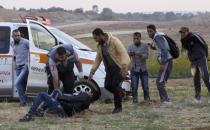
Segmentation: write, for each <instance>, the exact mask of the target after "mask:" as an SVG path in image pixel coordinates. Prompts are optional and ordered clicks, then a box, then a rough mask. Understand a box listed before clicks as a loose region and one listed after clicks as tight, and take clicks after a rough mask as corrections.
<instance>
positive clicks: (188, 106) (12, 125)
mask: <svg viewBox="0 0 210 130" xmlns="http://www.w3.org/2000/svg"><path fill="white" fill-rule="evenodd" d="M192 83H193V82H192V79H190V78H189V79H170V80H169V81H168V84H167V91H168V94H169V97H170V99H171V101H172V103H173V104H172V105H170V106H167V105H163V104H160V102H159V95H158V91H157V89H156V86H155V79H150V81H149V85H150V95H151V98H152V100H154V102H153V103H152V104H148V103H143V102H141V103H139V104H132V101H131V100H129V101H125V102H124V103H123V112H122V113H120V114H116V115H112V114H110V113H111V111H112V109H113V104H105V103H102V102H100V101H98V102H95V103H94V104H92V105H91V106H90V108H89V109H88V110H86V111H84V112H82V113H80V114H77V115H76V116H74V117H71V118H64V119H61V118H58V117H54V116H52V115H50V116H46V117H44V118H38V117H37V118H35V121H31V122H28V123H20V122H18V119H19V118H20V117H22V116H23V115H24V114H25V113H26V112H27V111H28V109H29V108H28V107H26V108H19V107H18V103H7V102H3V103H0V124H1V125H0V129H1V130H4V129H5V130H7V129H12V130H13V129H14V130H15V129H17V130H19V129H20V130H32V129H38V130H46V129H53V130H61V129H62V130H63V129H64V130H69V129H82V130H86V129H87V130H88V129H97V130H98V129H113V130H116V129H142V130H169V129H192V128H193V129H198V130H199V129H203V130H204V129H206V130H208V129H210V113H209V111H210V105H209V104H208V103H207V102H208V99H209V97H208V93H207V89H206V88H205V87H203V88H202V103H201V104H200V105H193V104H192V103H191V101H192V100H193V96H194V88H193V85H192ZM139 94H140V95H139V98H140V101H142V99H143V95H142V91H141V89H139Z"/></svg>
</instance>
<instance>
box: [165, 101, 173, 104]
mask: <svg viewBox="0 0 210 130" xmlns="http://www.w3.org/2000/svg"><path fill="white" fill-rule="evenodd" d="M163 104H165V105H172V102H170V101H164V102H163Z"/></svg>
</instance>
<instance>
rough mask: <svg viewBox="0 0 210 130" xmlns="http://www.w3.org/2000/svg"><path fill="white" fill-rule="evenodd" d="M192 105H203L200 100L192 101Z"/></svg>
mask: <svg viewBox="0 0 210 130" xmlns="http://www.w3.org/2000/svg"><path fill="white" fill-rule="evenodd" d="M192 104H201V100H198V99H196V98H195V99H194V100H193V101H192Z"/></svg>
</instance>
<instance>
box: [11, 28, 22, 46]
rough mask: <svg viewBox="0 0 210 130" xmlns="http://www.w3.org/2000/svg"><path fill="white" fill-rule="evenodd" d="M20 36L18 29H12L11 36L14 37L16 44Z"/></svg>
mask: <svg viewBox="0 0 210 130" xmlns="http://www.w3.org/2000/svg"><path fill="white" fill-rule="evenodd" d="M20 37H21V36H20V31H19V30H18V29H15V30H13V32H12V38H13V39H14V42H15V43H16V44H18V43H19V41H20Z"/></svg>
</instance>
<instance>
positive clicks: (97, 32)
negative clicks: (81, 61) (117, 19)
mask: <svg viewBox="0 0 210 130" xmlns="http://www.w3.org/2000/svg"><path fill="white" fill-rule="evenodd" d="M92 34H94V35H96V36H99V35H104V34H105V33H104V31H103V30H102V29H100V28H96V29H94V30H93V32H92Z"/></svg>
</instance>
